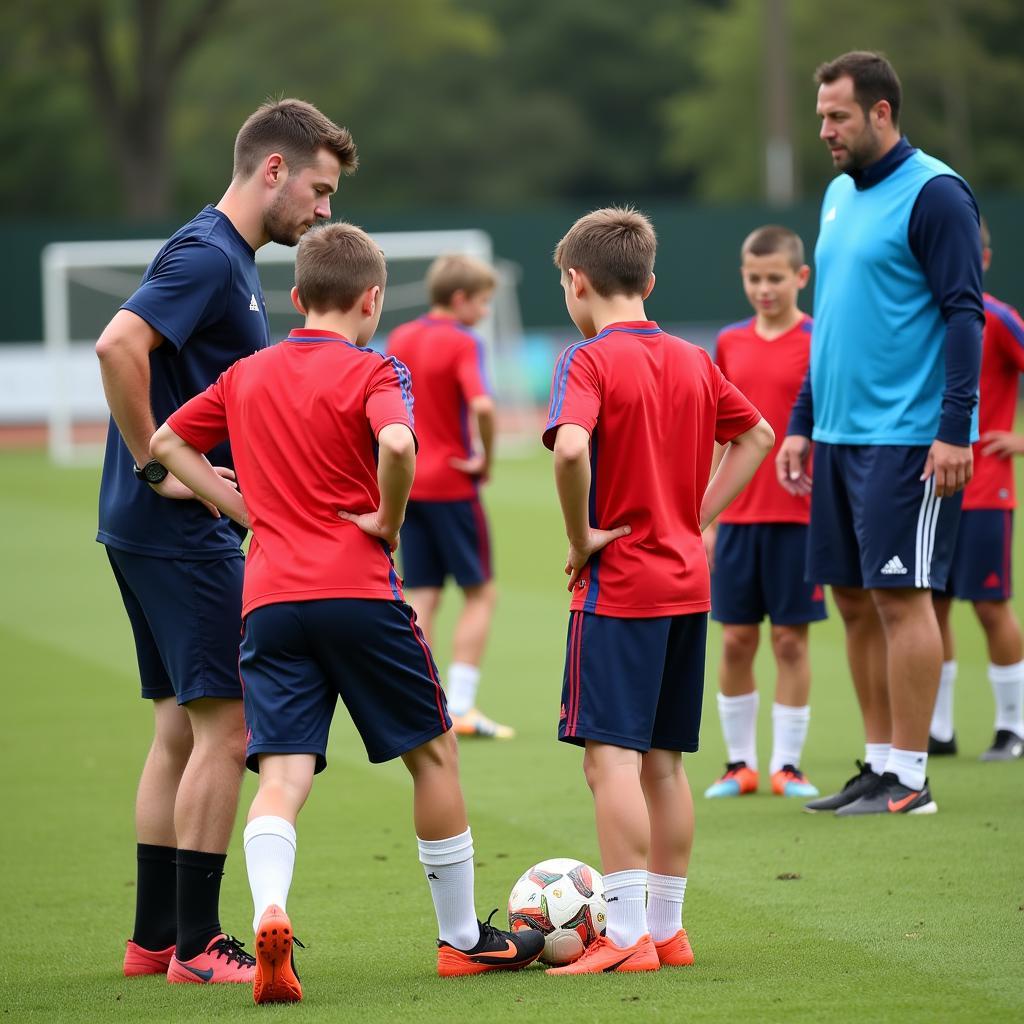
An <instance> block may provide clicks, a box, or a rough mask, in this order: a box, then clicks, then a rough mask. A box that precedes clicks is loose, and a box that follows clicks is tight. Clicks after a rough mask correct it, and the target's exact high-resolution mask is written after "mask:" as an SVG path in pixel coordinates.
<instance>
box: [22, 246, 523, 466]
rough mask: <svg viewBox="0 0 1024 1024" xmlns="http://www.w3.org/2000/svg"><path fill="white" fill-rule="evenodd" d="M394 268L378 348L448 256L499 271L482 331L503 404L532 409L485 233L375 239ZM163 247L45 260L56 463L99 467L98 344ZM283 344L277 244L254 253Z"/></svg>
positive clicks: (507, 271)
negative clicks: (430, 273)
mask: <svg viewBox="0 0 1024 1024" xmlns="http://www.w3.org/2000/svg"><path fill="white" fill-rule="evenodd" d="M373 237H374V239H375V240H376V241H377V243H378V244H379V245H380V247H381V250H382V251H383V252H384V255H385V257H386V258H387V262H388V286H387V292H386V294H385V298H384V312H383V315H382V317H381V322H380V328H379V329H378V332H377V335H376V336H375V338H374V341H373V343H372V344H373V345H374V347H378V346H379V345H383V343H384V340H385V339H386V337H387V334H388V332H389V331H390V330H391V329H392V328H394V327H395V326H397V325H398V324H400V323H402V322H404V321H406V320H411V319H413V318H415V317H416V316H419V315H420V314H421V313H423V312H425V311H426V310H427V309H428V307H429V301H428V298H427V288H426V273H427V268H428V267H429V266H430V263H431V262H432V261H433V260H434V259H435V257H437V256H440V255H442V254H446V253H463V254H466V255H469V256H475V257H477V258H478V259H482V260H485V261H487V262H488V263H491V264H492V265H494V267H495V269H496V271H497V273H498V279H499V284H498V289H497V292H496V293H495V298H494V302H493V303H492V310H491V315H490V316H489V317H488V318H487V320H485V321H483V322H482V323H480V324H478V325H477V327H476V330H477V332H478V333H479V334H480V335H481V336H482V338H483V340H484V344H485V347H486V351H487V359H488V364H489V367H488V368H489V370H490V375H491V379H492V381H493V383H494V387H495V390H496V392H497V397H498V401H499V404H500V405H502V406H503V407H506V408H508V409H510V410H514V409H517V408H520V407H523V406H524V405H525V404H526V399H525V397H524V396H525V394H526V384H525V382H524V379H523V373H524V371H523V366H522V364H523V361H522V359H521V358H520V356H521V348H522V343H523V330H522V321H521V317H520V311H519V301H518V294H517V279H518V267H516V266H515V264H512V263H509V262H507V261H503V260H495V259H494V252H493V245H492V242H491V238H490V236H489V235H488V234H487V233H486V232H483V231H477V230H472V231H397V232H386V233H385V232H381V233H376V234H374V236H373ZM162 245H163V241H161V240H155V239H146V240H139V241H109V242H58V243H54V244H52V245H48V246H47V247H46V248H45V249H44V250H43V255H42V275H43V332H44V343H45V347H46V355H47V359H48V362H49V365H50V374H51V381H52V390H51V399H50V403H49V408H48V416H47V427H48V439H49V451H50V457H51V459H52V460H53V461H54V462H55V463H57V464H60V465H70V464H75V463H81V462H97V461H98V460H99V458H100V457H101V455H102V450H103V443H104V439H105V436H106V427H107V417H108V412H107V405H106V402H105V400H104V397H103V387H102V384H101V382H100V374H99V364H98V362H97V360H96V356H95V352H94V345H95V343H96V339H97V338H98V337H99V335H100V333H101V332H102V330H103V328H104V327H105V326H106V324H107V322H108V321H109V320H110V318H111V317H112V316H113V314H114V312H115V311H116V310H117V309H118V307H119V306H120V305H121V303H122V302H123V301H124V300H125V299H126V298H128V296H129V295H131V293H132V292H133V291H135V289H136V288H137V287H138V285H139V281H140V280H141V278H142V274H143V272H144V271H145V269H146V267H147V266H148V265H149V263H150V261H151V260H152V259H153V257H154V256H155V255H156V254H157V252H158V251H159V249H160V247H161V246H162ZM256 262H257V264H258V265H259V268H260V278H261V280H262V282H263V292H264V296H265V298H266V302H267V313H268V316H269V319H270V337H271V340H272V341H277V340H279V339H281V338H283V337H285V335H287V334H288V332H289V331H290V330H291V329H292V328H293V327H296V326H298V325H299V323H300V321H299V317H298V314H297V313H296V312H295V310H294V309H293V308H292V304H291V299H290V298H289V295H290V292H291V288H292V283H293V281H294V265H295V249H294V248H289V247H288V246H283V245H277V244H274V243H271V244H270V245H265V246H263V248H261V249H260V250H259V251H258V252H257V254H256Z"/></svg>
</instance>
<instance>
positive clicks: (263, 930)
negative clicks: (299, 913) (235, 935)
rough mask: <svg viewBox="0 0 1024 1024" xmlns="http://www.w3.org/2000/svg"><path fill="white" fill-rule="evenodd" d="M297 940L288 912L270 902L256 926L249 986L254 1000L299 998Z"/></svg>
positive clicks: (288, 1000)
mask: <svg viewBox="0 0 1024 1024" xmlns="http://www.w3.org/2000/svg"><path fill="white" fill-rule="evenodd" d="M296 942H298V939H296V938H295V936H294V934H293V933H292V923H291V921H290V920H289V919H288V915H287V914H286V913H285V912H284V911H283V910H282V909H281V908H280V907H279V906H277V904H276V903H271V904H270V906H269V907H267V909H266V910H264V911H263V916H262V917H261V918H260V926H259V928H257V929H256V978H255V980H254V982H253V987H252V998H253V1000H254V1001H255V1002H257V1003H297V1002H299V1000H300V999H302V983H301V982H300V981H299V976H298V974H296V973H295V947H294V944H295V943H296ZM300 945H301V943H300Z"/></svg>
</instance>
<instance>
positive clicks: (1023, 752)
mask: <svg viewBox="0 0 1024 1024" xmlns="http://www.w3.org/2000/svg"><path fill="white" fill-rule="evenodd" d="M1021 757H1024V737H1021V736H1018V735H1017V734H1016V733H1015V732H1013V731H1011V730H1010V729H997V730H996V738H995V739H994V740H993V741H992V746H991V747H989V748H988V750H986V751H985V753H984V754H982V755H981V757H979V758H978V760H979V761H1016V760H1018V758H1021Z"/></svg>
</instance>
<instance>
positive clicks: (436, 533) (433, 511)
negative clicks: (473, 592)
mask: <svg viewBox="0 0 1024 1024" xmlns="http://www.w3.org/2000/svg"><path fill="white" fill-rule="evenodd" d="M398 553H399V555H400V556H401V559H402V578H403V581H404V583H405V585H406V586H407V587H413V588H416V587H443V586H444V581H445V579H447V577H449V576H453V577H455V582H456V583H457V584H458V585H459V586H460V587H474V586H479V585H480V584H481V583H486V582H487V581H488V580H489V579H491V575H492V574H491V537H490V532H489V530H488V527H487V516H486V514H485V513H484V507H483V505H482V504H481V502H480V499H479V498H471V499H469V500H467V501H410V502H409V506H408V508H407V509H406V511H405V522H404V523H403V525H402V543H401V547H399V549H398Z"/></svg>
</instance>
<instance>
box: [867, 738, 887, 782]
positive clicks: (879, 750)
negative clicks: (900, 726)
mask: <svg viewBox="0 0 1024 1024" xmlns="http://www.w3.org/2000/svg"><path fill="white" fill-rule="evenodd" d="M891 749H892V748H891V747H890V745H889V744H888V743H865V744H864V763H865V764H866V765H867V766H868V767H869V768H870V769H871V770H872V771H873V772H874V773H875V774H876V775H881V774H882V772H884V771H885V762H886V761H888V759H889V751H890V750H891Z"/></svg>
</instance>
